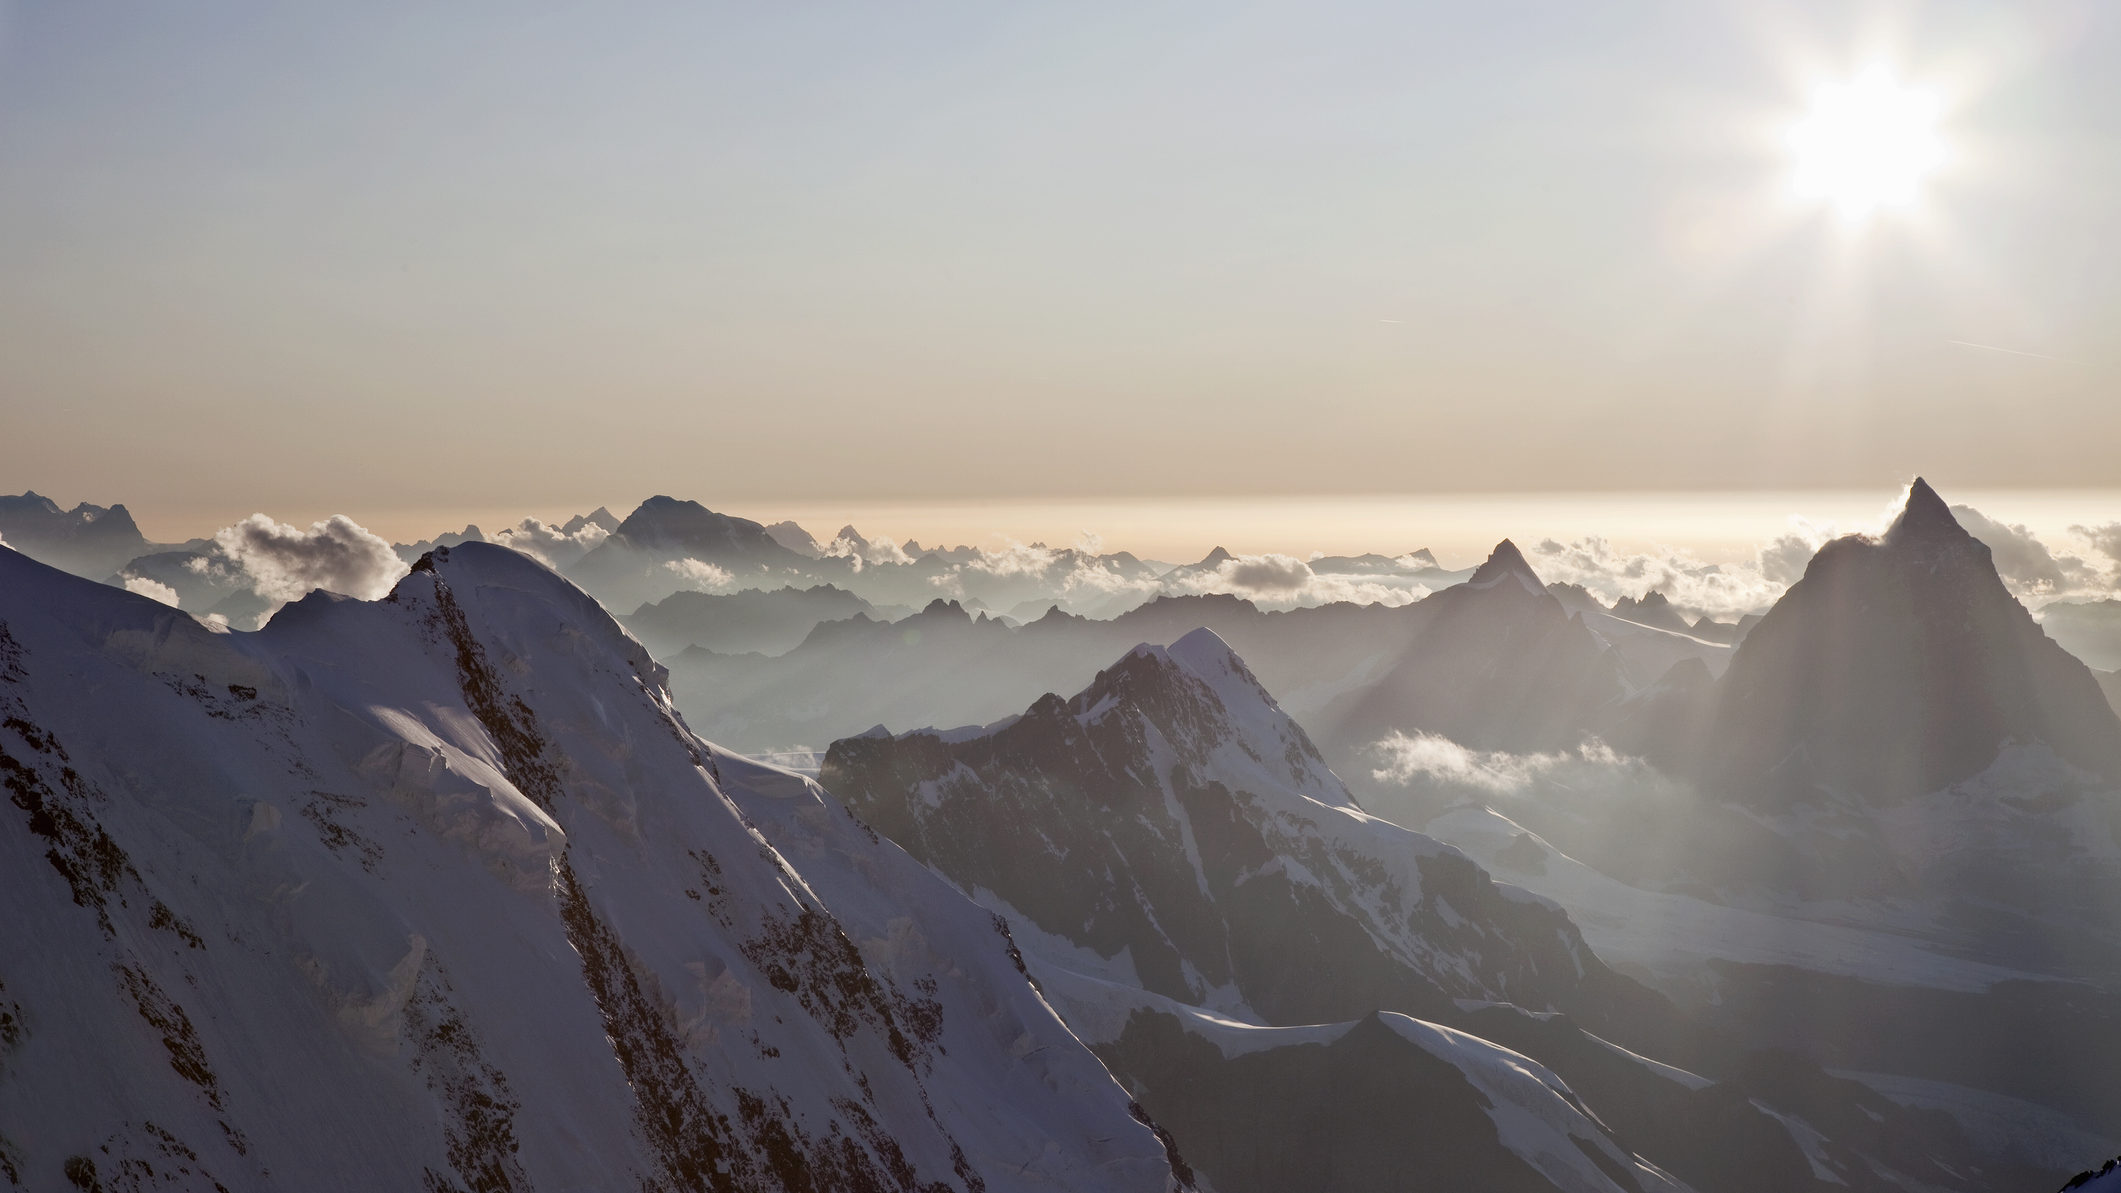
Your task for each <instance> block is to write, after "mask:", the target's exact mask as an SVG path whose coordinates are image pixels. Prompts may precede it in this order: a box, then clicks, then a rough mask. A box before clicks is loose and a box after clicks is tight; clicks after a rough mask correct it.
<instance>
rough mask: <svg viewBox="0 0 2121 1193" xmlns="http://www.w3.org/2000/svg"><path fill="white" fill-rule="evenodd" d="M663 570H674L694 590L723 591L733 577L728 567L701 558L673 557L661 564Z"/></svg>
mask: <svg viewBox="0 0 2121 1193" xmlns="http://www.w3.org/2000/svg"><path fill="white" fill-rule="evenodd" d="M663 568H664V570H666V571H670V572H675V573H677V576H678V578H679V579H680V580H683V581H684V582H685V586H686V587H687V588H690V589H692V590H693V591H694V592H723V591H726V590H727V589H728V587H729V582H730V581H731V580H732V579H734V578H735V577H733V576H731V575H730V574H729V569H727V568H719V567H716V566H714V565H713V564H711V563H708V562H707V561H705V560H702V559H673V560H671V561H670V562H668V563H666V564H664V565H663Z"/></svg>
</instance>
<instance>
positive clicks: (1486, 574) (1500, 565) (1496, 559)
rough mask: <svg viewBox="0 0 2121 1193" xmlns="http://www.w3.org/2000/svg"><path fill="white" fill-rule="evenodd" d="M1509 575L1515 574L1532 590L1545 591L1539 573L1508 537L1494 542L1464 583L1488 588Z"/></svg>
mask: <svg viewBox="0 0 2121 1193" xmlns="http://www.w3.org/2000/svg"><path fill="white" fill-rule="evenodd" d="M1511 576H1515V577H1516V578H1517V579H1518V580H1519V581H1520V582H1522V583H1523V584H1524V586H1525V587H1526V588H1528V589H1530V590H1531V591H1533V592H1536V593H1544V592H1545V591H1546V585H1544V584H1542V583H1540V580H1539V573H1538V572H1535V571H1533V570H1532V565H1531V564H1529V563H1527V562H1525V557H1524V552H1522V551H1519V550H1518V549H1517V544H1516V543H1513V542H1511V541H1510V540H1508V539H1504V540H1502V541H1501V542H1499V543H1497V544H1495V549H1494V550H1493V551H1491V552H1489V553H1488V558H1487V560H1486V561H1485V562H1483V563H1482V564H1481V565H1480V567H1479V568H1477V569H1475V570H1474V572H1473V577H1472V579H1470V580H1467V581H1466V583H1468V584H1470V585H1472V586H1473V587H1475V588H1490V587H1493V586H1494V585H1496V584H1499V583H1501V582H1502V581H1503V580H1505V579H1507V578H1509V577H1511Z"/></svg>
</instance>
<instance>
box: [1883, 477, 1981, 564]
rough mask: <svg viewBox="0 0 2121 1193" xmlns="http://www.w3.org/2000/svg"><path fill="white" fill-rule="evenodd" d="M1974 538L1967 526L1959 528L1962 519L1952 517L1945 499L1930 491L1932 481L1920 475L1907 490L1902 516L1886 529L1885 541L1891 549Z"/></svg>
mask: <svg viewBox="0 0 2121 1193" xmlns="http://www.w3.org/2000/svg"><path fill="white" fill-rule="evenodd" d="M1973 537H1974V536H1973V535H1971V534H1968V533H1967V532H1966V528H1965V527H1963V526H1961V525H1959V520H1958V519H1957V518H1955V517H1953V516H1952V509H1951V507H1950V506H1949V505H1946V504H1945V502H1944V498H1942V497H1939V496H1938V495H1937V490H1935V489H1932V488H1930V484H1929V482H1928V481H1926V480H1923V479H1922V478H1921V477H1919V476H1918V477H1916V478H1915V481H1914V483H1913V484H1911V485H1909V486H1908V487H1907V501H1906V503H1905V504H1904V505H1902V506H1901V508H1900V514H1899V516H1898V517H1896V518H1894V519H1893V524H1892V525H1891V526H1890V527H1888V528H1887V529H1886V532H1885V538H1884V542H1885V545H1886V546H1888V547H1892V546H1899V545H1901V544H1904V543H1913V542H1936V541H1939V540H1948V541H1954V542H1956V541H1961V540H1966V541H1971V540H1972V539H1973Z"/></svg>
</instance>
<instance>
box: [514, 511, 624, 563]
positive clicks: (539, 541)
mask: <svg viewBox="0 0 2121 1193" xmlns="http://www.w3.org/2000/svg"><path fill="white" fill-rule="evenodd" d="M610 537H611V532H610V531H608V530H606V529H604V528H603V527H601V526H599V525H597V524H596V523H594V522H584V523H583V524H582V527H581V529H579V530H577V531H575V532H574V533H573V534H569V533H567V532H566V531H564V530H562V529H560V528H559V527H557V526H554V525H552V524H551V523H548V522H541V521H539V520H538V519H536V518H525V519H523V520H522V521H521V522H518V523H516V524H515V525H514V526H510V527H507V528H506V529H503V530H501V531H499V532H498V533H496V534H495V535H494V536H493V541H494V542H496V543H499V544H500V545H502V546H504V547H510V548H513V549H515V550H517V551H521V552H522V553H523V554H525V555H528V556H530V557H531V558H533V559H536V560H538V561H539V562H541V563H543V564H544V565H545V566H547V567H553V568H561V567H566V566H567V565H568V564H570V563H573V562H574V561H575V560H577V559H580V558H581V557H582V556H584V555H587V554H589V552H590V549H591V548H593V547H595V546H596V545H597V544H598V543H601V542H603V541H604V540H605V539H607V538H610Z"/></svg>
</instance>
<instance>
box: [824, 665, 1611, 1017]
mask: <svg viewBox="0 0 2121 1193" xmlns="http://www.w3.org/2000/svg"><path fill="white" fill-rule="evenodd" d="M820 779H821V781H822V782H823V783H825V785H826V786H827V789H828V790H831V791H833V792H834V793H835V794H838V795H839V796H840V797H841V798H843V799H845V800H846V801H847V802H848V804H849V806H850V807H852V808H853V809H854V810H855V811H856V812H857V813H858V814H860V815H861V816H862V817H863V818H864V819H865V820H867V821H869V822H870V823H871V824H874V825H875V826H876V827H877V828H878V830H879V831H881V832H883V833H884V834H885V835H886V836H889V837H891V838H892V839H893V840H896V841H898V842H899V843H900V844H902V845H904V846H905V847H906V848H907V849H908V851H910V852H911V853H912V854H913V855H914V856H915V857H917V858H920V859H921V860H923V861H926V862H928V863H929V864H930V865H932V866H934V867H936V868H937V869H939V870H941V871H942V872H943V873H945V874H947V875H949V876H950V877H951V878H952V879H953V880H955V881H956V882H957V883H958V884H959V885H960V886H961V887H963V888H964V889H966V890H968V891H972V890H980V889H984V890H988V891H992V892H994V893H995V894H996V895H998V896H1000V897H1001V898H1002V899H1003V900H1005V901H1006V902H1007V903H1008V904H1009V905H1010V906H1011V907H1013V908H1015V909H1016V910H1017V911H1018V912H1020V913H1022V914H1023V915H1024V916H1027V917H1028V918H1029V919H1030V920H1031V921H1033V922H1034V923H1036V924H1037V925H1038V927H1039V928H1040V929H1041V930H1042V931H1044V932H1046V933H1049V934H1052V935H1055V936H1060V937H1064V938H1066V939H1068V940H1070V941H1072V942H1074V943H1075V944H1077V945H1079V946H1080V947H1082V948H1085V949H1088V950H1090V951H1092V952H1094V953H1096V954H1098V955H1100V956H1103V957H1108V958H1109V957H1115V956H1118V955H1119V954H1121V953H1123V952H1124V953H1125V954H1126V955H1127V956H1128V957H1129V958H1131V961H1132V964H1133V966H1134V969H1135V972H1136V973H1137V974H1138V975H1139V977H1140V979H1141V982H1142V985H1143V986H1144V988H1146V989H1148V990H1150V991H1152V992H1154V993H1157V994H1161V995H1164V996H1166V997H1169V998H1173V999H1176V1000H1178V1001H1181V1002H1185V1003H1213V1002H1214V1001H1215V1000H1216V999H1217V998H1224V999H1230V998H1234V999H1236V1000H1239V1001H1241V1002H1243V1003H1244V1004H1246V1005H1249V1006H1251V1007H1253V1008H1255V1009H1257V1011H1258V1012H1259V1013H1260V1014H1262V1015H1264V1016H1265V1017H1266V1019H1267V1020H1268V1021H1269V1022H1274V1023H1317V1022H1330V1021H1335V1020H1345V1019H1352V1018H1356V1017H1359V1016H1361V1015H1364V1014H1367V1013H1368V1012H1370V1011H1372V1010H1375V1009H1377V1008H1378V1007H1393V1008H1399V1009H1405V1010H1408V1011H1410V1012H1414V1013H1428V1014H1432V1015H1433V1014H1441V1013H1443V1012H1445V1011H1447V1010H1448V1009H1449V1008H1450V1006H1451V1000H1452V999H1454V998H1508V999H1514V1000H1516V1001H1519V1002H1523V1003H1525V1004H1527V1005H1531V1006H1537V1007H1541V1008H1546V1007H1550V1006H1555V1005H1573V1004H1578V1003H1585V1004H1588V1003H1590V1002H1592V1001H1595V1000H1596V999H1602V998H1609V997H1612V992H1611V990H1610V989H1608V987H1609V986H1625V985H1627V983H1625V982H1622V981H1621V980H1619V979H1617V978H1615V977H1614V976H1613V975H1611V974H1610V973H1608V972H1607V971H1606V970H1605V968H1604V967H1603V966H1602V965H1600V964H1599V963H1598V962H1597V960H1596V958H1594V957H1591V956H1590V955H1589V953H1588V951H1587V950H1585V949H1584V948H1583V947H1582V945H1581V941H1580V938H1579V937H1578V936H1577V935H1576V931H1575V928H1574V926H1573V925H1571V924H1570V923H1569V922H1568V921H1567V919H1566V917H1564V916H1562V915H1561V914H1560V913H1559V912H1558V911H1557V910H1556V909H1554V908H1553V907H1551V906H1550V905H1547V904H1544V903H1541V902H1538V901H1535V900H1530V899H1527V898H1525V897H1524V896H1522V895H1521V894H1517V893H1515V892H1512V891H1509V890H1507V889H1504V888H1499V887H1497V886H1495V885H1494V884H1493V883H1491V882H1489V881H1488V878H1487V875H1486V874H1484V873H1482V872H1481V871H1480V870H1479V868H1478V867H1476V866H1473V865H1472V864H1470V863H1469V862H1467V861H1466V860H1465V859H1464V858H1463V857H1461V856H1460V855H1458V854H1457V853H1456V852H1455V851H1452V850H1448V849H1445V848H1443V847H1441V846H1439V845H1437V844H1436V843H1435V842H1434V841H1431V840H1429V839H1428V838H1426V837H1423V836H1421V835H1419V834H1417V833H1413V832H1409V831H1407V830H1405V829H1402V828H1399V827H1398V826H1396V825H1392V824H1389V823H1387V822H1384V821H1381V820H1376V819H1373V818H1371V817H1368V816H1366V815H1364V814H1363V813H1361V812H1360V811H1358V810H1357V809H1356V808H1355V806H1354V801H1353V799H1352V797H1350V796H1349V794H1348V792H1347V789H1346V788H1345V787H1343V786H1342V785H1341V783H1340V781H1339V780H1338V779H1337V778H1335V777H1334V776H1333V774H1332V772H1331V771H1329V770H1328V769H1327V768H1326V765H1325V762H1324V760H1323V759H1322V758H1321V756H1320V755H1319V753H1318V751H1317V749H1316V748H1315V747H1314V746H1313V745H1312V744H1311V741H1310V739H1309V738H1308V737H1307V736H1306V735H1305V734H1304V732H1303V730H1302V729H1300V728H1298V727H1297V726H1296V724H1295V722H1293V721H1290V720H1289V719H1288V718H1287V717H1286V716H1284V715H1283V714H1282V713H1281V710H1280V709H1279V708H1278V707H1277V706H1276V705H1275V704H1274V703H1273V701H1272V698H1271V697H1269V696H1268V695H1267V694H1266V692H1265V691H1264V689H1262V688H1260V687H1259V685H1258V682H1257V681H1256V680H1254V679H1253V678H1252V675H1251V672H1250V671H1248V670H1247V669H1246V668H1245V666H1244V664H1243V662H1242V661H1240V660H1238V659H1237V657H1236V656H1235V655H1234V654H1232V653H1231V652H1230V650H1229V648H1228V647H1227V646H1225V645H1223V643H1222V640H1221V639H1220V638H1217V637H1216V636H1215V635H1214V634H1212V633H1210V632H1208V631H1196V632H1195V633H1194V634H1191V635H1188V636H1187V637H1186V638H1184V639H1181V640H1180V641H1179V642H1178V643H1176V644H1174V645H1173V646H1172V647H1171V648H1170V649H1169V650H1168V651H1166V650H1163V649H1160V648H1157V647H1140V648H1137V649H1136V650H1135V651H1133V652H1131V653H1129V654H1128V655H1127V656H1126V657H1124V658H1122V659H1121V660H1120V661H1119V662H1117V663H1116V664H1114V665H1113V666H1112V667H1110V668H1108V669H1106V670H1105V671H1104V672H1102V673H1100V675H1099V676H1098V679H1097V680H1096V682H1094V683H1093V684H1091V686H1090V687H1089V688H1087V689H1085V690H1084V691H1083V692H1081V693H1079V694H1078V695H1076V696H1075V697H1074V698H1073V699H1071V700H1062V699H1061V698H1059V697H1057V696H1047V697H1045V698H1044V699H1042V700H1040V701H1039V702H1038V703H1037V704H1034V705H1033V706H1032V707H1031V708H1030V709H1029V710H1028V711H1027V712H1025V713H1024V715H1023V716H1022V717H1020V718H1017V719H1016V720H1015V721H1013V722H1011V723H1009V724H1007V725H1004V726H1002V727H999V728H996V729H994V730H992V731H991V732H983V733H979V734H976V735H970V736H966V737H963V738H961V739H958V740H945V739H944V738H943V737H942V736H940V735H936V734H932V733H914V734H908V735H906V736H903V737H899V738H888V737H863V738H852V739H847V740H843V741H840V742H836V743H834V745H833V747H832V749H831V751H830V752H829V753H828V754H827V756H826V759H825V762H824V767H823V770H822V771H821V773H820ZM1108 876H1109V877H1108ZM1645 993H1646V992H1645Z"/></svg>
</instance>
